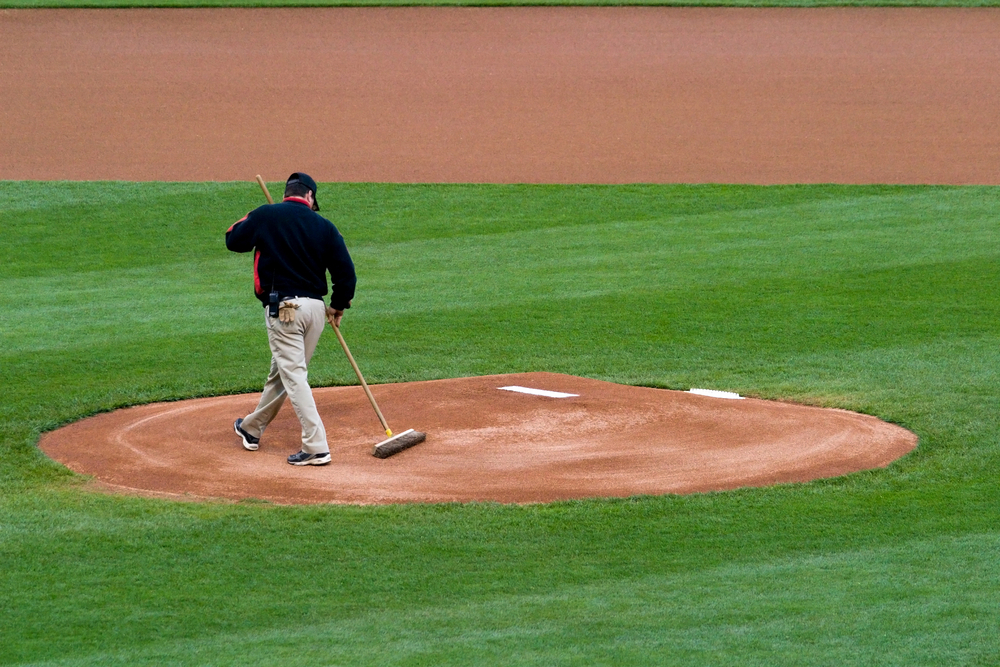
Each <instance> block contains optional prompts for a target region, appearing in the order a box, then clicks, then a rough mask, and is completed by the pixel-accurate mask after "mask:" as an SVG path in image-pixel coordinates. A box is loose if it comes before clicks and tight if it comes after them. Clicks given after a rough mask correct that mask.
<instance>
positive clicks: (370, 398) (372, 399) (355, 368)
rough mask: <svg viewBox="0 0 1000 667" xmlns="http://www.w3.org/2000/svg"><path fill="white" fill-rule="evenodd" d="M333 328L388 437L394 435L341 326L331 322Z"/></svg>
mask: <svg viewBox="0 0 1000 667" xmlns="http://www.w3.org/2000/svg"><path fill="white" fill-rule="evenodd" d="M330 326H331V327H333V330H334V331H335V332H336V333H337V340H339V341H340V346H341V347H342V348H344V352H345V353H346V354H347V360H348V361H350V362H351V366H352V367H353V368H354V372H355V373H357V375H358V380H360V381H361V386H362V387H363V388H364V390H365V394H367V395H368V400H369V401H371V403H372V407H373V408H375V414H377V415H378V420H379V421H380V422H382V428H384V429H385V434H386V435H387V436H388V437H390V438H391V437H392V429H390V428H389V425H388V424H386V423H385V417H383V416H382V411H381V410H379V409H378V403H376V402H375V397H374V396H372V392H371V389H369V388H368V383H367V382H365V378H364V376H362V375H361V369H360V368H358V364H357V363H356V362H355V361H354V357H353V356H352V355H351V351H350V350H349V349H348V348H347V341H346V340H344V336H343V335H342V334H341V333H340V327H338V326H337V325H336V324H334V323H333V322H331V323H330Z"/></svg>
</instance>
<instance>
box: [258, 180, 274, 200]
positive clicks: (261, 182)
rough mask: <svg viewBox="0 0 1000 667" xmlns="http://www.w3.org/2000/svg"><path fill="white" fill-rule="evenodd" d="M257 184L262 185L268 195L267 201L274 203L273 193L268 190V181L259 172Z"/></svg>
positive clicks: (266, 195) (261, 187)
mask: <svg viewBox="0 0 1000 667" xmlns="http://www.w3.org/2000/svg"><path fill="white" fill-rule="evenodd" d="M257 184H258V185H260V189H261V190H263V191H264V196H265V197H267V203H268V204H273V203H274V200H273V199H271V193H270V192H268V191H267V183H265V182H264V179H263V178H261V177H260V174H257Z"/></svg>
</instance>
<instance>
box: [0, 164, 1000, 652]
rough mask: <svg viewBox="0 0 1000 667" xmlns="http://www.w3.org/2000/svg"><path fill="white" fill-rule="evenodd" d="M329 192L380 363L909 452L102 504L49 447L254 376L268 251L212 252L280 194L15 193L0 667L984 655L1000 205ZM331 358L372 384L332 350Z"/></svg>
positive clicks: (943, 191) (704, 190)
mask: <svg viewBox="0 0 1000 667" xmlns="http://www.w3.org/2000/svg"><path fill="white" fill-rule="evenodd" d="M271 187H272V191H277V188H278V184H272V186H271ZM322 187H323V190H324V192H325V193H327V194H326V195H325V198H324V200H323V203H324V212H326V213H327V214H328V215H330V217H331V218H332V219H334V220H335V221H336V222H337V224H338V225H339V226H340V228H341V230H342V231H343V232H344V234H345V236H346V237H347V239H348V244H349V247H350V248H351V249H352V252H353V253H354V256H355V259H356V261H357V263H358V266H359V271H360V274H361V283H360V285H359V294H358V298H357V299H356V301H355V306H356V307H355V308H354V309H352V310H351V311H350V312H349V313H348V316H347V318H346V319H345V325H344V326H345V335H347V336H348V339H349V341H350V343H351V347H352V351H353V352H354V353H355V356H356V357H358V359H359V363H361V364H362V366H363V368H364V369H365V373H366V377H368V379H369V380H371V381H373V382H384V381H403V380H421V379H432V378H438V377H457V376H464V375H479V374H486V373H502V372H513V371H526V370H547V371H556V372H565V373H572V374H576V375H585V376H589V377H595V378H600V379H607V380H612V381H617V382H626V383H633V384H645V385H651V386H661V387H675V388H687V387H690V386H708V387H714V388H720V389H729V390H734V391H739V392H740V393H743V394H749V395H757V396H763V397H768V398H789V399H793V400H800V401H805V402H809V403H814V404H820V405H828V406H834V407H845V408H850V409H856V410H861V411H864V412H867V413H870V414H876V415H878V416H880V417H883V418H885V419H889V420H892V421H896V422H898V423H901V424H903V425H905V426H907V427H908V428H911V429H913V430H914V431H915V432H916V433H917V434H918V435H919V436H920V438H921V441H920V447H919V448H918V450H917V451H916V452H914V453H912V454H910V455H908V456H907V457H905V458H904V459H903V460H901V461H899V462H897V463H895V464H893V465H892V466H890V467H889V468H887V469H885V470H877V471H870V472H864V473H858V474H855V475H851V476H848V477H844V478H839V479H835V480H827V481H821V482H816V483H813V484H809V485H788V486H782V487H776V488H771V489H751V490H743V491H737V492H730V493H720V494H706V495H699V496H689V497H670V496H668V497H661V498H637V499H630V500H594V501H586V502H576V503H562V504H556V505H552V506H530V507H506V506H497V505H489V504H485V505H464V506H463V505H444V506H431V507H424V506H401V507H388V508H350V507H307V508H295V507H276V506H272V505H268V504H262V503H253V502H247V503H239V504H218V503H208V504H194V503H170V502H165V501H155V500H146V499H135V498H120V497H104V496H95V495H92V494H89V493H87V492H84V491H82V490H81V489H80V488H79V485H78V483H79V480H78V479H76V478H74V477H73V476H71V475H68V474H67V473H66V471H65V470H64V469H62V468H60V467H59V466H57V465H56V464H54V463H51V462H49V461H47V460H46V459H45V458H44V457H43V456H41V455H40V454H39V453H38V452H37V450H36V449H35V448H34V443H35V441H36V440H37V437H38V434H39V432H40V431H42V430H44V429H48V428H52V427H54V426H56V425H58V424H60V423H65V422H66V421H69V420H73V419H77V418H79V417H81V416H84V415H86V414H91V413H93V412H96V411H100V410H107V409H112V408H114V407H117V406H122V405H129V404H134V403H141V402H148V401H152V400H163V399H175V398H182V397H186V396H193V395H213V394H224V393H233V392H243V391H258V390H259V385H260V382H261V381H262V377H263V373H264V372H265V371H266V366H267V361H268V354H267V350H266V343H265V338H264V335H263V332H262V327H261V325H260V317H261V309H260V307H259V305H257V303H256V302H255V300H254V299H253V297H252V295H251V294H250V287H251V279H250V258H249V256H248V255H243V256H237V255H234V254H232V253H228V252H227V251H226V250H225V248H224V246H223V244H222V237H223V232H224V231H225V228H226V227H228V225H229V224H231V222H233V221H234V220H236V219H238V218H239V217H241V216H242V215H243V214H245V213H246V211H247V210H249V209H251V208H253V207H255V206H257V205H258V204H259V203H260V193H259V189H257V188H256V186H255V184H253V183H223V184H157V183H150V184H128V183H40V184H31V183H10V182H0V202H3V204H2V205H0V232H2V233H3V235H4V239H5V243H4V245H3V247H2V253H3V256H2V258H0V259H2V260H3V261H2V262H0V287H2V288H3V289H2V290H0V307H2V308H3V309H4V311H5V312H7V313H8V314H9V315H8V317H6V318H5V319H4V320H3V325H2V326H0V364H2V367H3V369H4V373H5V378H6V380H7V382H6V384H5V392H4V397H3V400H2V402H0V569H2V571H3V572H4V574H5V576H4V577H3V578H0V599H3V600H4V601H5V602H6V603H7V604H6V605H5V607H6V609H7V611H6V612H5V627H6V628H9V629H10V632H7V631H6V630H5V632H4V635H3V641H2V642H0V662H2V663H4V664H18V663H38V662H42V663H44V662H45V661H51V662H52V664H93V663H94V662H105V663H110V664H115V662H117V663H119V664H126V663H128V664H131V663H137V664H143V663H150V662H161V663H172V664H207V663H211V664H316V663H327V664H336V663H338V662H346V663H350V662H354V663H360V664H366V663H367V664H371V663H374V662H379V663H380V664H417V663H427V662H432V663H436V664H470V662H474V661H475V660H474V657H475V656H486V657H488V658H489V660H492V661H494V662H505V663H506V662H509V663H510V664H595V663H601V662H606V663H616V664H630V663H648V662H649V660H648V656H653V657H655V658H656V660H657V661H658V662H662V663H664V664H671V662H673V663H674V664H690V663H691V662H698V663H707V664H733V663H739V662H743V663H747V664H839V663H844V664H871V663H872V662H880V663H884V664H941V663H942V662H948V663H950V664H991V660H993V659H994V658H995V657H996V656H997V651H996V648H997V647H996V639H995V624H994V623H993V622H992V619H994V618H995V613H994V608H993V605H995V602H994V601H995V600H997V599H1000V597H998V596H1000V590H997V589H998V586H997V581H996V579H997V576H996V575H997V573H996V569H995V568H994V567H993V566H992V565H990V564H989V558H988V554H989V553H992V551H994V550H995V546H996V544H995V543H996V531H995V527H996V525H997V518H998V516H997V514H998V509H997V508H998V507H1000V503H998V501H1000V498H998V493H997V485H996V484H995V479H996V477H997V474H998V472H1000V457H998V452H1000V442H998V440H1000V433H998V429H997V428H996V425H997V422H996V415H997V414H998V410H1000V391H998V390H997V386H998V385H997V379H998V378H997V375H998V369H1000V345H998V342H1000V318H998V317H997V315H998V314H1000V312H998V311H1000V298H998V296H997V290H996V289H995V285H996V284H997V278H998V277H1000V275H998V273H1000V268H998V267H1000V263H998V261H997V260H998V254H1000V243H998V241H1000V233H998V231H997V227H996V219H997V213H998V212H1000V189H997V188H972V187H970V188H943V187H875V186H873V187H855V186H782V187H751V186H643V185H637V186H462V185H455V186H445V185H442V186H404V185H374V184H326V185H323V186H322ZM8 202H9V203H10V205H9V206H8ZM310 377H311V379H312V380H313V382H314V384H337V383H351V384H353V383H354V382H355V380H354V378H353V374H352V372H351V370H350V368H349V366H347V364H346V361H345V360H344V359H343V355H342V352H341V351H340V350H339V347H338V346H337V345H336V342H335V339H331V338H325V339H324V340H323V341H322V342H321V344H320V349H319V351H318V352H317V355H316V357H315V359H314V363H313V365H312V366H311V368H310ZM949 567H950V568H951V569H950V570H949V569H948V568H949ZM301 570H307V571H309V572H317V573H319V574H318V575H317V576H316V577H309V578H303V577H301V576H298V575H297V574H296V573H297V572H299V571H301ZM896 572H899V573H901V574H900V575H899V576H897V575H896V574H895V573H896ZM956 580H960V581H959V583H956ZM852 599H856V602H854V603H852V602H851V600H852ZM682 603H683V607H682ZM406 618H414V619H417V622H416V623H414V624H412V625H406V629H405V631H403V630H400V634H394V633H392V632H391V631H389V630H388V629H385V626H381V628H382V629H378V628H376V629H374V630H372V632H370V633H367V634H366V633H365V632H364V630H365V628H366V627H368V626H369V625H371V624H374V623H376V621H378V620H379V619H382V620H384V619H406ZM888 618H891V619H892V623H887V620H886V619H888ZM866 627H868V628H871V629H870V630H867V631H866V630H865V628H866ZM879 628H880V629H881V630H880V629H879ZM949 633H950V634H949ZM255 638H256V639H255ZM234 642H235V643H234ZM295 648H298V649H299V652H298V653H296V651H295V650H294V649H295ZM643 651H645V652H646V653H645V655H644V654H643ZM296 656H298V657H296ZM345 656H346V657H345ZM351 656H354V659H352V657H351ZM470 656H473V658H470ZM873 656H874V657H873ZM944 658H947V659H944ZM74 661H76V662H75V663H74ZM296 661H298V663H296ZM810 661H811V662H810ZM893 661H896V662H893Z"/></svg>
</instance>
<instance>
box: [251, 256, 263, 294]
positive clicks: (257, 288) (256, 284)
mask: <svg viewBox="0 0 1000 667" xmlns="http://www.w3.org/2000/svg"><path fill="white" fill-rule="evenodd" d="M259 261H260V250H256V251H254V253H253V291H254V293H255V294H263V293H264V292H262V291H261V289H260V274H259V273H258V272H257V263H258V262H259Z"/></svg>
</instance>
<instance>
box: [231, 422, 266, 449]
mask: <svg viewBox="0 0 1000 667" xmlns="http://www.w3.org/2000/svg"><path fill="white" fill-rule="evenodd" d="M242 423H243V419H242V418H241V419H237V420H236V422H235V423H234V424H233V430H234V431H236V435H238V436H240V437H241V438H243V449H246V450H247V451H251V452H256V451H257V445H258V444H260V438H255V437H253V436H252V435H250V434H249V433H247V432H246V431H244V430H243V429H242V428H240V424H242Z"/></svg>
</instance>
